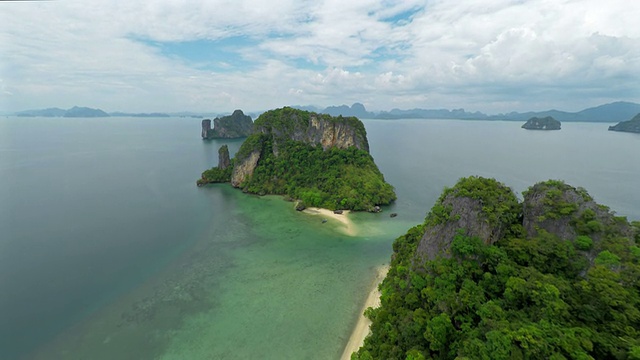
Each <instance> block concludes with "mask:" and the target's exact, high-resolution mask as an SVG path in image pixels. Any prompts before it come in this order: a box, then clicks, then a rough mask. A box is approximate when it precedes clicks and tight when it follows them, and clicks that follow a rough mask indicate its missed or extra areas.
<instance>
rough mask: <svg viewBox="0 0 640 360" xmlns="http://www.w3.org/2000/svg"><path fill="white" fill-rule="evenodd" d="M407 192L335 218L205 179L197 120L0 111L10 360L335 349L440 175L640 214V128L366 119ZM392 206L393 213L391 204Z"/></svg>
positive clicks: (206, 152) (2, 313) (442, 183)
mask: <svg viewBox="0 0 640 360" xmlns="http://www.w3.org/2000/svg"><path fill="white" fill-rule="evenodd" d="M363 122H364V124H365V127H366V130H367V134H368V138H369V144H370V147H371V154H372V155H373V157H374V159H375V162H376V163H377V164H378V166H379V168H380V170H381V171H382V172H383V174H384V176H385V179H386V180H387V181H388V182H389V183H391V184H392V185H393V186H394V187H395V189H396V192H397V195H398V200H397V201H396V202H395V203H394V204H392V205H390V206H386V207H383V212H382V213H379V214H370V213H355V214H350V215H349V216H350V217H351V218H352V219H353V222H354V223H355V227H356V229H357V231H358V233H357V235H356V236H348V235H346V234H345V233H344V232H343V231H342V228H341V226H342V225H341V224H340V223H338V222H334V221H331V220H330V221H328V222H326V223H323V221H322V219H321V218H320V217H318V216H312V215H308V214H303V213H300V212H296V211H295V210H294V207H293V204H292V203H291V202H287V201H285V200H284V199H283V198H282V197H280V196H263V197H260V196H255V195H248V194H244V193H242V192H241V191H239V190H237V189H233V188H232V187H230V186H229V185H226V184H218V185H209V186H205V187H201V188H199V187H196V179H198V178H199V177H200V174H201V172H202V171H203V170H205V169H207V168H210V167H213V166H216V165H217V150H218V148H219V147H220V146H221V145H223V144H227V145H228V146H229V149H230V152H231V154H233V153H235V152H236V151H237V149H238V148H239V146H240V145H241V143H242V140H214V141H203V140H201V138H200V119H195V118H126V117H123V118H115V117H114V118H86V119H84V118H17V117H2V118H0V359H121V360H124V359H194V360H197V359H253V358H256V359H257V358H259V359H337V358H339V357H340V355H341V353H342V350H343V347H344V345H345V343H346V342H347V340H348V338H349V336H350V334H351V331H352V328H353V326H354V325H355V323H356V321H357V319H358V316H359V315H360V312H361V309H362V305H363V303H364V301H365V298H366V297H367V294H368V292H369V291H370V288H371V286H372V282H373V281H374V277H375V269H376V268H377V267H379V266H381V265H384V264H388V263H389V261H390V257H391V254H392V243H393V241H394V239H395V238H397V237H398V236H400V235H402V234H404V233H405V232H406V231H407V230H408V229H409V228H411V227H413V226H415V225H417V224H419V223H421V222H422V221H423V220H424V218H425V216H426V214H427V213H428V211H429V209H430V208H431V207H432V206H433V204H434V202H435V201H436V199H437V198H438V196H439V195H440V194H441V192H442V190H443V188H444V187H446V186H453V185H454V184H455V182H456V181H457V180H458V179H459V178H461V177H465V176H469V175H479V176H484V177H492V178H495V179H497V180H499V181H501V182H503V183H504V184H506V185H507V186H509V187H511V188H512V189H513V191H514V192H515V193H516V194H517V195H518V196H519V197H521V194H522V192H523V191H525V190H526V189H527V188H528V187H529V186H532V185H533V184H534V183H536V182H538V181H544V180H547V179H558V180H564V181H565V182H567V183H568V184H570V185H573V186H576V187H577V186H580V187H584V188H586V189H587V190H588V191H589V193H590V194H591V195H592V196H593V197H594V198H595V200H596V201H598V202H599V203H602V204H605V205H607V206H609V207H610V208H611V210H613V211H615V212H616V213H617V214H618V215H621V216H626V217H627V218H628V219H629V220H639V219H640V191H638V184H640V161H638V159H637V156H635V154H637V152H638V150H639V149H640V135H639V134H629V133H618V132H610V131H607V128H608V126H609V125H610V124H605V123H563V125H562V126H563V128H562V130H561V131H528V130H524V129H521V128H520V126H521V125H522V124H521V123H520V122H507V121H462V120H363ZM391 213H397V214H398V216H397V217H395V218H391V217H390V216H389V214H391Z"/></svg>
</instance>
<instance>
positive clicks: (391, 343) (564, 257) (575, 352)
mask: <svg viewBox="0 0 640 360" xmlns="http://www.w3.org/2000/svg"><path fill="white" fill-rule="evenodd" d="M522 195H523V197H524V199H523V200H522V201H520V200H519V199H518V197H516V195H515V194H514V193H513V191H512V190H511V189H510V188H508V187H506V186H505V185H503V184H501V183H499V182H497V181H496V180H494V179H486V178H481V177H468V178H463V179H461V180H460V181H459V182H458V183H457V184H456V185H455V186H454V187H453V188H447V189H445V190H444V192H443V193H442V195H441V196H440V198H439V199H438V200H437V201H436V203H435V205H434V206H433V208H432V209H431V211H430V212H429V214H428V215H427V217H426V219H425V221H424V223H422V224H420V225H418V226H415V227H413V228H412V229H410V230H409V231H408V232H407V233H406V234H405V235H403V236H400V237H399V238H397V239H396V240H395V242H394V244H393V250H394V253H393V255H392V257H391V265H390V269H389V271H388V274H387V276H386V278H385V279H384V281H383V282H382V285H381V286H380V288H379V289H380V292H381V294H382V295H381V297H380V300H381V306H380V307H378V308H375V309H374V308H368V309H367V310H365V312H364V313H365V315H366V316H367V317H368V318H369V319H370V320H371V321H372V324H371V334H370V335H369V336H368V337H366V339H365V341H364V345H363V346H362V347H361V348H360V349H359V350H358V351H357V352H356V353H354V354H353V355H352V356H351V359H354V360H358V359H359V360H365V359H452V360H453V359H633V358H638V356H639V355H640V337H639V336H638V329H640V287H639V284H638V278H639V276H638V274H639V273H640V247H639V246H638V243H639V242H640V223H639V222H633V223H629V222H628V221H627V219H626V218H624V217H620V216H616V215H615V213H613V212H611V211H610V210H609V208H607V207H606V206H603V205H600V204H598V203H596V202H595V201H594V200H593V198H592V197H591V196H590V195H589V194H588V193H587V191H586V190H584V189H582V188H575V187H572V186H570V185H567V184H565V183H563V182H561V181H556V180H549V181H546V182H541V183H538V184H535V185H534V186H532V187H530V188H529V189H528V190H527V191H525V192H523V194H522Z"/></svg>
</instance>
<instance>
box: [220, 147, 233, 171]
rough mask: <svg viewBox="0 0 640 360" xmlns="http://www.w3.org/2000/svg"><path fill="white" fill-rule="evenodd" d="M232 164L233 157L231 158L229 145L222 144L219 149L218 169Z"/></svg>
mask: <svg viewBox="0 0 640 360" xmlns="http://www.w3.org/2000/svg"><path fill="white" fill-rule="evenodd" d="M229 165H231V159H230V158H229V147H228V146H227V145H222V146H221V147H220V149H218V169H220V170H224V169H226V168H228V167H229Z"/></svg>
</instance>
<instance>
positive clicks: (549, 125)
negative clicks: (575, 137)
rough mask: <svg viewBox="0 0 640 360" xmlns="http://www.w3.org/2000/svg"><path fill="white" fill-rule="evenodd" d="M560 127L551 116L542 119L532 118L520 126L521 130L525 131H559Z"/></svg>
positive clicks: (558, 122)
mask: <svg viewBox="0 0 640 360" xmlns="http://www.w3.org/2000/svg"><path fill="white" fill-rule="evenodd" d="M560 127H561V124H560V121H558V120H556V119H554V118H552V117H551V116H547V117H543V118H537V117H532V118H531V119H529V120H527V122H526V123H524V125H522V128H523V129H527V130H560Z"/></svg>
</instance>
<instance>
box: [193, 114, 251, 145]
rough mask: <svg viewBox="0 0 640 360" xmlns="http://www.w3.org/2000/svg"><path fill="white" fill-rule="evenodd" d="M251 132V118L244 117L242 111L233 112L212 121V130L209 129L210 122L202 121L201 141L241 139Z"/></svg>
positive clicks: (207, 120)
mask: <svg viewBox="0 0 640 360" xmlns="http://www.w3.org/2000/svg"><path fill="white" fill-rule="evenodd" d="M252 131H253V121H252V120H251V116H248V115H245V114H244V113H243V112H242V110H235V111H234V112H233V114H231V115H229V116H223V117H221V118H215V119H213V129H211V120H209V119H205V120H202V133H201V135H202V138H203V139H236V138H243V137H247V136H249V135H251V133H252Z"/></svg>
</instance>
